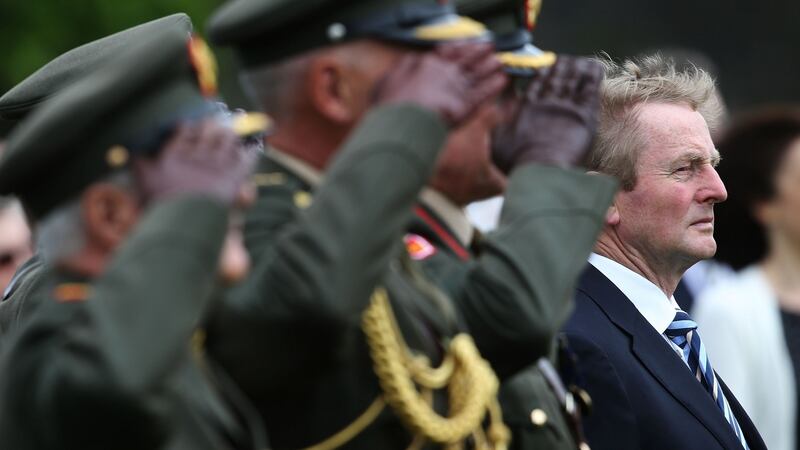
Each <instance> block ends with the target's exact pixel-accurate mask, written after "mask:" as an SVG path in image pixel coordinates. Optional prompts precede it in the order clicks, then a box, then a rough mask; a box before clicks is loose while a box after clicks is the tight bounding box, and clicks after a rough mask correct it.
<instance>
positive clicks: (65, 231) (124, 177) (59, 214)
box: [36, 171, 136, 263]
mask: <svg viewBox="0 0 800 450" xmlns="http://www.w3.org/2000/svg"><path fill="white" fill-rule="evenodd" d="M98 182H105V183H111V184H113V185H115V186H118V187H120V188H122V189H125V190H128V191H131V192H135V191H136V183H135V181H134V178H133V175H131V173H130V172H127V171H122V172H117V173H114V174H112V175H110V176H108V177H106V178H104V179H102V180H100V181H98ZM81 212H82V211H81V197H80V196H78V197H76V198H74V199H72V200H71V201H69V203H67V204H65V205H63V206H61V207H59V208H57V209H55V210H54V211H52V212H50V213H49V214H48V215H47V216H45V217H44V218H42V219H41V220H40V221H39V222H38V223H37V227H36V230H37V247H38V249H39V251H40V252H41V254H42V257H43V258H44V260H45V261H47V262H48V263H56V262H59V261H62V260H64V259H66V258H69V257H71V256H73V255H75V254H76V253H78V252H79V251H81V250H83V248H84V247H85V246H86V234H85V231H84V228H83V225H84V223H83V216H82V214H81Z"/></svg>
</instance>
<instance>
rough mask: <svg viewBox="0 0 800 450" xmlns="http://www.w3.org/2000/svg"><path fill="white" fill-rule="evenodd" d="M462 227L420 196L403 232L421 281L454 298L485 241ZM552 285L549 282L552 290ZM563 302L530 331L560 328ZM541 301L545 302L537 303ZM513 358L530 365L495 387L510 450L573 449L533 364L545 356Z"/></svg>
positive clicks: (544, 308)
mask: <svg viewBox="0 0 800 450" xmlns="http://www.w3.org/2000/svg"><path fill="white" fill-rule="evenodd" d="M542 170H544V169H542ZM551 171H552V174H551V181H550V182H551V183H553V184H554V185H558V184H560V183H563V182H566V180H567V179H569V178H570V177H574V178H575V179H576V180H577V179H580V178H582V177H583V176H582V175H579V174H578V173H575V172H567V171H564V173H563V174H562V176H563V178H564V180H561V181H559V180H558V175H557V172H558V170H557V169H552V170H551ZM577 186H578V184H577V183H576V187H577ZM587 187H588V186H587ZM543 188H544V190H545V192H547V189H548V187H544V186H543ZM550 189H552V188H550ZM576 189H577V190H576V192H575V193H576V194H580V188H576ZM554 191H555V192H554V198H553V201H558V199H557V198H556V197H555V196H556V195H557V194H556V193H557V189H554ZM434 192H435V191H434ZM425 194H431V192H430V191H429V192H425ZM560 207H561V206H560ZM564 211H565V212H568V214H573V213H576V212H577V211H578V209H576V210H573V211H570V210H569V208H565V209H564ZM448 219H449V220H448ZM464 225H466V226H467V227H470V225H469V223H468V219H467V217H466V216H465V215H464V213H463V211H461V210H460V209H459V208H458V207H456V206H455V205H452V204H449V201H448V200H446V199H445V198H444V197H443V196H442V195H441V194H439V193H436V195H423V197H422V201H421V203H420V205H418V206H417V207H416V208H415V219H414V221H413V222H412V224H411V226H410V227H409V228H408V234H407V235H406V238H405V241H406V246H407V249H408V252H409V253H410V254H411V256H412V258H414V259H416V260H419V261H420V264H421V265H422V267H423V269H424V270H425V273H426V275H428V276H429V277H430V278H431V279H432V280H434V281H435V282H436V284H437V285H438V286H439V287H441V288H442V289H444V290H445V291H446V292H448V293H449V294H450V295H451V296H454V297H458V296H461V295H465V291H468V290H471V289H472V288H471V287H470V284H472V281H471V277H472V276H473V275H472V274H474V273H476V272H478V271H479V270H480V266H481V259H480V255H481V250H482V248H483V245H484V242H483V241H484V240H485V239H487V238H486V237H484V236H482V235H480V234H479V233H477V231H474V232H473V233H474V234H473V236H472V238H471V239H470V238H469V237H470V236H469V235H468V234H466V233H464V231H463V230H464ZM520 232H524V230H518V231H517V233H520ZM563 232H564V233H566V236H565V237H564V239H566V238H568V237H569V236H571V234H572V233H574V232H575V230H573V229H572V228H570V227H566V228H564V229H563ZM530 238H531V236H530V235H525V236H523V235H522V234H520V235H519V236H518V237H516V238H513V237H509V239H517V240H518V241H520V242H522V241H523V240H524V239H530ZM587 251H588V250H587ZM540 257H541V259H542V260H547V259H548V256H547V255H546V254H544V253H542V254H541V255H540ZM559 257H560V255H558V254H554V255H551V256H550V257H549V258H559ZM576 264H580V261H577V262H576ZM568 277H569V275H568V274H564V275H563V276H562V277H561V280H562V281H561V283H567V284H569V283H570V279H569V278H568ZM555 282H556V281H551V284H552V283H555ZM478 292H482V295H484V296H486V297H487V298H486V301H487V302H491V301H493V298H494V297H496V296H497V295H498V293H497V292H495V291H494V290H481V291H478ZM501 295H502V294H501ZM568 299H569V297H568V298H566V299H563V300H562V301H549V302H547V301H543V302H542V304H541V305H540V313H539V314H540V318H539V320H537V322H534V323H531V324H530V326H531V327H537V326H539V327H541V326H542V324H547V325H546V328H547V329H553V328H554V327H553V326H552V325H550V323H555V324H560V323H562V322H563V320H564V318H565V317H566V315H567V314H568V312H569V311H570V310H571V303H570V302H569V301H568ZM542 300H547V299H546V298H542ZM553 300H555V299H553ZM518 357H519V359H520V362H526V363H529V364H530V363H533V364H530V366H528V367H526V368H525V369H523V370H521V371H520V372H518V373H515V374H512V375H510V376H508V377H507V378H505V379H504V380H503V381H502V385H501V387H500V391H499V399H500V405H501V406H502V408H503V418H504V420H505V423H506V424H507V425H508V427H509V428H510V429H511V433H512V440H511V444H510V446H509V448H510V449H515V450H524V449H540V448H546V449H565V450H566V449H576V448H577V447H578V445H577V444H576V442H575V439H574V436H573V433H572V432H571V428H570V421H571V418H570V417H567V416H566V414H567V411H565V409H564V403H565V402H566V397H564V398H563V399H560V398H559V396H557V395H556V393H555V392H554V387H553V386H552V383H553V382H554V381H555V384H558V381H556V380H550V379H548V377H547V376H546V375H545V373H544V372H543V371H542V369H540V368H539V366H538V365H537V364H536V363H535V361H536V360H537V359H539V358H544V359H546V358H547V357H548V355H547V354H545V353H540V352H539V351H536V350H531V351H529V352H527V353H526V354H524V355H519V356H518ZM542 364H546V363H542ZM547 375H548V376H553V375H554V372H553V373H551V372H547ZM555 376H557V375H555ZM560 393H561V394H566V393H564V392H560ZM570 395H571V394H570Z"/></svg>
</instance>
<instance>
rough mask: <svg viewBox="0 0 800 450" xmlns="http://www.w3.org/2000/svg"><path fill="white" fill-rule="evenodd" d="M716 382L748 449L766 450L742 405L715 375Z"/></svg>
mask: <svg viewBox="0 0 800 450" xmlns="http://www.w3.org/2000/svg"><path fill="white" fill-rule="evenodd" d="M717 381H719V384H720V386H722V392H723V393H724V394H725V398H726V399H728V404H729V405H730V407H731V411H733V415H734V417H736V420H737V421H739V427H740V428H741V429H742V433H744V438H745V439H746V440H747V446H748V447H750V450H766V449H767V445H766V444H765V443H764V440H763V439H762V438H761V435H760V434H759V433H758V429H757V428H756V426H755V425H754V424H753V421H752V420H750V416H748V415H747V412H745V410H744V408H743V407H742V405H741V404H739V401H738V400H736V397H734V396H733V393H732V392H731V390H730V389H728V386H727V385H726V384H725V382H724V381H722V378H720V377H719V374H717Z"/></svg>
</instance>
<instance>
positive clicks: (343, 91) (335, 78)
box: [306, 55, 358, 125]
mask: <svg viewBox="0 0 800 450" xmlns="http://www.w3.org/2000/svg"><path fill="white" fill-rule="evenodd" d="M349 82H350V80H349V78H348V76H347V68H346V67H345V66H344V64H343V62H342V61H340V60H339V59H337V58H336V57H335V56H334V55H320V56H318V57H316V58H314V60H313V61H311V64H310V67H309V70H308V74H307V79H306V83H308V86H307V92H308V93H309V98H310V100H311V104H312V106H313V107H314V109H316V110H317V112H318V113H319V114H320V115H322V116H323V117H325V118H326V119H328V120H330V121H331V122H334V123H337V124H340V125H351V124H353V123H354V122H355V121H356V120H357V119H358V112H357V111H355V110H354V107H353V106H354V105H353V97H354V95H353V91H352V88H351V86H350V83H349Z"/></svg>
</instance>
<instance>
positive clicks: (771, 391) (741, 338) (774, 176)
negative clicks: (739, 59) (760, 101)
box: [694, 106, 800, 450]
mask: <svg viewBox="0 0 800 450" xmlns="http://www.w3.org/2000/svg"><path fill="white" fill-rule="evenodd" d="M718 148H719V151H720V154H721V155H722V158H723V159H722V163H721V164H720V167H719V174H720V176H721V177H722V180H723V181H724V182H725V185H726V186H727V188H728V201H727V202H725V203H723V204H721V205H719V208H717V215H716V220H715V221H716V225H715V228H716V237H717V243H718V251H717V256H716V257H717V258H718V259H719V260H720V261H723V262H725V263H728V264H730V265H731V266H732V267H733V268H735V269H736V270H738V272H737V273H736V275H735V276H734V277H733V278H731V279H729V280H728V281H727V282H726V283H724V284H720V285H717V286H715V287H713V288H711V289H709V290H708V291H706V292H705V293H704V294H703V295H701V296H700V297H699V298H698V303H697V307H696V308H695V312H694V318H695V320H696V321H697V323H698V325H699V326H700V327H701V328H702V330H703V341H704V342H705V343H706V346H707V348H708V351H709V353H710V354H712V355H714V367H715V368H716V369H717V371H718V372H719V374H720V375H721V376H722V377H723V378H724V379H725V382H726V383H728V386H729V387H730V388H731V391H732V392H733V393H734V394H735V395H736V398H737V399H739V401H740V402H741V403H742V406H744V408H745V409H746V410H747V412H748V414H749V415H750V417H751V418H752V419H753V422H754V423H755V424H756V426H757V427H758V429H759V431H760V432H761V435H762V436H763V437H764V441H765V443H766V444H767V446H768V447H769V448H770V449H773V450H795V449H796V448H797V443H798V439H797V431H798V426H797V420H798V414H797V403H798V402H797V396H798V392H800V389H798V388H797V384H798V376H797V374H799V373H800V108H798V107H796V106H795V107H789V106H771V107H765V108H762V109H759V110H755V111H751V112H750V113H748V114H746V115H743V116H742V117H740V118H739V119H738V120H736V121H735V122H734V123H733V124H732V125H731V127H730V129H729V130H728V131H727V132H726V133H725V135H724V136H723V138H722V140H721V141H720V142H719V144H718Z"/></svg>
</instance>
